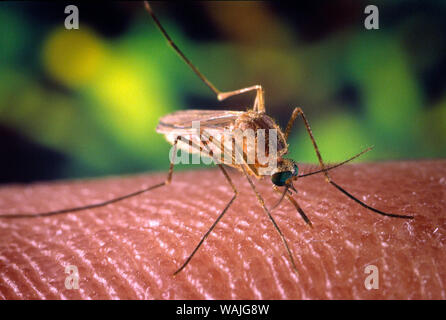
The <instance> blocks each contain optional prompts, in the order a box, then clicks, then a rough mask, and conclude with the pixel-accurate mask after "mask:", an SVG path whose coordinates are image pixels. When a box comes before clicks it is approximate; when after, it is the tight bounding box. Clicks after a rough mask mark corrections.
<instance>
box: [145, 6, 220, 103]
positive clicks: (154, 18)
mask: <svg viewBox="0 0 446 320" xmlns="http://www.w3.org/2000/svg"><path fill="white" fill-rule="evenodd" d="M144 7H145V9H146V10H147V12H148V13H149V14H150V15H151V16H152V18H153V21H155V24H156V25H157V27H158V29H160V31H161V33H162V34H163V36H164V38H166V40H167V42H168V43H169V45H170V46H171V47H172V48H173V49H174V50H175V51H176V53H178V55H179V56H180V57H181V59H183V60H184V62H186V64H187V65H188V66H189V67H190V68H191V69H192V71H193V72H195V74H196V75H197V76H198V77H199V78H200V79H201V80H202V81H203V82H204V83H205V84H206V85H207V86H208V87H209V88H210V89H211V90H212V91H213V92H214V93H215V94H216V95H217V96H218V95H219V94H220V93H221V92H220V90H218V89H217V88H216V87H215V86H214V85H213V84H212V83H211V82H210V81H209V80H208V79H207V78H206V77H205V76H204V75H203V74H202V73H201V72H200V71H199V70H198V68H197V67H195V66H194V65H193V63H192V62H191V61H190V60H189V59H188V58H187V57H186V56H185V55H184V53H183V52H182V51H181V50H180V48H178V47H177V45H176V44H175V42H173V40H172V39H171V38H170V36H169V34H168V33H167V31H166V30H165V29H164V27H163V26H162V24H161V22H160V21H159V20H158V18H157V17H156V15H155V13H154V12H153V10H152V7H151V6H150V4H149V2H148V1H144Z"/></svg>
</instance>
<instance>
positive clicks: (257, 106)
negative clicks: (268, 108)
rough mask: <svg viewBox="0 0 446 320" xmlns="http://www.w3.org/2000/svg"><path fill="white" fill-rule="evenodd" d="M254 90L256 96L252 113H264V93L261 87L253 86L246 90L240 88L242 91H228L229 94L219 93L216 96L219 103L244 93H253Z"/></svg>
mask: <svg viewBox="0 0 446 320" xmlns="http://www.w3.org/2000/svg"><path fill="white" fill-rule="evenodd" d="M253 90H256V91H257V94H256V99H255V101H254V108H253V109H254V111H257V112H262V113H263V112H265V92H264V90H263V88H262V86H261V85H255V86H251V87H247V88H242V89H238V90H234V91H229V92H220V93H219V94H218V95H217V98H218V100H219V101H222V100H224V99H226V98H229V97H232V96H236V95H239V94H242V93H245V92H249V91H253Z"/></svg>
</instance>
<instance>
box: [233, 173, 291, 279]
mask: <svg viewBox="0 0 446 320" xmlns="http://www.w3.org/2000/svg"><path fill="white" fill-rule="evenodd" d="M240 167H241V168H242V170H243V174H244V175H245V177H246V179H248V182H249V184H250V186H251V188H252V190H253V191H254V194H255V195H256V197H257V201H258V202H259V204H260V206H261V207H262V208H263V211H265V213H266V215H267V216H268V218H269V219H270V220H271V222H272V224H273V225H274V228H275V229H276V231H277V232H278V233H279V236H280V238H281V239H282V242H283V244H284V246H285V249H286V251H287V253H288V257H289V259H290V261H291V265H292V267H293V270H294V271H295V272H296V273H299V272H298V271H297V267H296V263H295V262H294V258H293V254H292V253H291V250H290V247H289V246H288V242H287V241H286V239H285V236H284V235H283V233H282V231H281V230H280V228H279V226H278V225H277V223H276V221H275V220H274V218H273V216H272V215H271V213H270V212H269V210H268V208H267V207H266V205H265V201H264V200H263V198H262V196H261V195H260V193H259V192H258V191H257V189H256V187H255V186H254V183H253V182H252V180H251V178H250V177H249V175H248V173H247V172H246V169H245V166H244V165H241V166H240Z"/></svg>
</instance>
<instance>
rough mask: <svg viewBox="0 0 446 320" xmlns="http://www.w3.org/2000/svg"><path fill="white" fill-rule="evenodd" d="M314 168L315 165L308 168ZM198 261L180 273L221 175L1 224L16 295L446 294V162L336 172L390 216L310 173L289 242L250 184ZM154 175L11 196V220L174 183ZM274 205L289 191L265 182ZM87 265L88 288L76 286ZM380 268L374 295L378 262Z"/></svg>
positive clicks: (0, 271) (211, 215)
mask: <svg viewBox="0 0 446 320" xmlns="http://www.w3.org/2000/svg"><path fill="white" fill-rule="evenodd" d="M305 168H307V167H306V166H304V165H302V166H301V170H305ZM229 174H230V176H231V178H232V179H233V181H234V184H235V186H236V188H237V189H238V190H239V195H238V197H237V199H236V200H235V202H234V203H233V205H232V206H231V208H230V209H229V210H228V211H227V213H226V215H225V216H224V217H223V219H222V220H221V221H220V223H219V224H218V225H217V227H216V228H215V230H214V231H213V232H212V233H211V235H210V236H209V238H208V239H207V240H206V241H205V242H204V244H203V246H202V247H201V248H200V249H199V250H198V252H197V254H196V255H195V256H194V258H193V259H192V260H191V262H190V263H189V265H188V266H186V268H185V269H184V270H183V271H181V272H180V273H179V274H178V275H176V276H173V273H174V272H175V271H176V270H177V269H178V268H179V267H180V266H181V264H182V263H183V262H184V261H185V259H186V258H187V256H188V255H189V254H190V253H191V252H192V250H193V249H194V247H195V246H196V245H197V243H198V241H199V240H200V238H201V236H202V235H203V234H204V233H205V232H206V231H207V230H208V228H209V227H210V225H211V224H212V223H213V221H214V220H215V219H216V217H217V216H218V214H219V213H220V211H221V210H222V209H223V208H224V207H225V205H226V203H227V202H228V201H229V200H230V199H231V197H232V195H233V191H232V189H231V188H230V186H229V185H228V183H227V181H226V180H225V178H224V177H223V175H222V174H221V172H220V171H219V170H218V169H210V170H193V171H187V172H185V171H182V172H175V171H174V175H173V180H172V183H171V184H170V185H168V186H163V187H161V188H158V189H155V190H152V191H150V192H147V193H144V194H142V195H139V196H136V197H133V198H129V199H126V200H123V201H120V202H117V203H114V204H111V205H108V206H105V207H100V208H96V209H90V210H86V211H81V212H77V213H72V214H65V215H60V216H52V217H46V218H31V219H0V297H1V298H3V299H445V298H446V286H445V283H446V250H445V244H446V161H444V160H438V161H408V162H386V163H365V164H353V165H344V166H342V167H340V168H337V169H334V170H332V178H333V180H334V181H336V182H337V183H338V184H339V185H341V186H342V187H344V188H345V189H346V190H348V191H350V192H351V193H352V194H353V195H355V196H357V197H358V198H359V199H361V200H363V201H365V202H366V203H367V204H369V205H371V206H373V207H375V208H378V209H380V210H383V211H386V212H392V213H398V214H406V215H414V216H415V218H414V219H413V220H406V219H398V218H389V217H383V216H380V215H378V214H375V213H373V212H371V211H369V210H367V209H365V208H363V207H361V206H360V205H358V204H357V203H355V202H354V201H352V200H351V199H349V198H347V197H346V196H345V195H343V194H342V193H341V192H339V191H338V190H337V189H335V188H334V187H333V186H331V185H330V184H328V183H326V182H325V180H324V178H323V176H322V175H320V174H319V175H314V176H311V177H306V178H301V179H299V180H298V181H297V182H296V183H295V187H296V189H297V190H298V195H297V196H294V197H295V198H296V199H297V200H298V201H299V203H300V205H301V207H302V208H303V210H304V211H305V213H306V214H307V215H308V217H309V218H310V219H311V221H312V223H313V226H314V228H313V229H311V228H309V227H308V226H307V225H306V224H305V223H304V222H303V220H302V219H301V218H300V216H299V214H298V213H297V212H296V210H295V208H294V207H293V206H292V205H291V204H290V203H289V202H287V201H286V200H284V201H283V203H282V204H281V205H280V207H278V208H276V209H275V210H274V211H273V212H272V214H273V216H274V218H275V219H276V221H277V223H278V225H279V227H280V228H281V230H282V232H283V233H284V235H285V237H286V239H287V240H288V243H289V246H290V249H291V251H292V253H293V255H294V257H295V261H296V265H297V268H298V273H295V272H294V271H293V269H292V267H291V263H290V261H289V258H288V256H287V254H286V250H285V248H284V246H283V243H282V241H281V239H280V237H279V235H278V233H277V232H276V230H275V229H274V227H273V225H272V224H271V222H270V220H269V219H268V217H267V216H266V214H265V212H264V211H263V210H262V209H261V207H260V206H259V204H258V202H257V200H256V198H255V195H254V193H253V192H252V190H251V189H250V187H249V184H248V182H247V181H246V179H245V178H244V177H243V176H242V175H241V174H240V173H239V172H237V171H232V170H231V171H229ZM165 176H166V174H165V173H163V174H161V173H160V174H143V175H137V176H128V177H111V178H102V179H93V180H77V181H60V182H52V183H37V184H32V185H6V186H3V187H1V188H0V213H8V214H18V213H25V212H26V213H28V212H29V213H38V212H42V211H49V210H57V209H63V208H67V207H73V206H80V205H85V204H90V203H94V202H100V201H103V200H107V199H111V198H113V197H116V196H120V195H122V194H125V193H129V192H132V191H136V190H138V189H141V188H143V187H147V186H150V185H151V184H156V183H159V182H161V181H163V180H164V179H165ZM254 182H255V184H256V186H257V187H258V190H259V191H260V193H261V194H262V195H263V197H264V199H265V201H266V204H267V206H268V207H271V206H272V205H273V204H275V203H276V201H277V200H278V198H279V197H280V195H278V194H277V193H274V192H272V188H271V182H270V181H269V180H268V179H265V180H260V181H258V180H255V179H254ZM68 265H74V266H77V268H78V270H79V289H78V290H76V289H71V290H70V289H66V287H65V278H66V277H67V276H68V274H66V273H65V268H66V266H68ZM368 265H374V266H376V267H377V268H378V274H379V288H378V289H371V290H367V289H366V288H365V284H364V281H365V280H366V278H367V276H369V275H368V274H366V273H365V268H366V267H367V266H368Z"/></svg>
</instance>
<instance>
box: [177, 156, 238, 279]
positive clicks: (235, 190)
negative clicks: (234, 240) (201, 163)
mask: <svg viewBox="0 0 446 320" xmlns="http://www.w3.org/2000/svg"><path fill="white" fill-rule="evenodd" d="M218 167H219V168H220V169H221V171H222V172H223V174H224V176H225V178H226V180H228V182H229V184H230V185H231V188H232V190H233V191H234V195H233V196H232V198H231V200H229V202H228V204H227V205H226V207H225V208H224V209H223V211H222V212H221V213H220V215H219V216H218V217H217V219H216V220H215V222H214V223H213V224H212V226H211V227H210V228H209V230H208V231H207V232H206V233H205V234H204V236H203V237H202V238H201V240H200V242H199V243H198V244H197V246H196V247H195V249H194V251H192V253H191V254H190V255H189V257H188V258H187V259H186V261H185V262H184V263H183V265H182V266H181V267H180V268H179V269H178V270H177V271H175V273H174V274H173V275H177V274H178V273H179V272H180V271H181V270H183V269H184V268H185V267H186V266H187V264H188V263H189V262H190V260H191V259H192V257H193V256H194V255H195V253H196V252H197V251H198V249H199V248H200V246H201V245H202V244H203V242H204V241H205V240H206V238H207V237H208V236H209V234H210V233H211V232H212V230H214V228H215V226H216V225H217V224H218V222H219V221H220V220H221V219H222V218H223V216H224V214H225V213H226V211H228V209H229V207H230V206H231V205H232V203H233V202H234V200H235V198H236V197H237V194H238V191H237V189H236V188H235V186H234V183H233V182H232V180H231V178H230V177H229V175H228V173H227V172H226V170H225V168H224V167H223V165H221V164H218Z"/></svg>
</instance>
